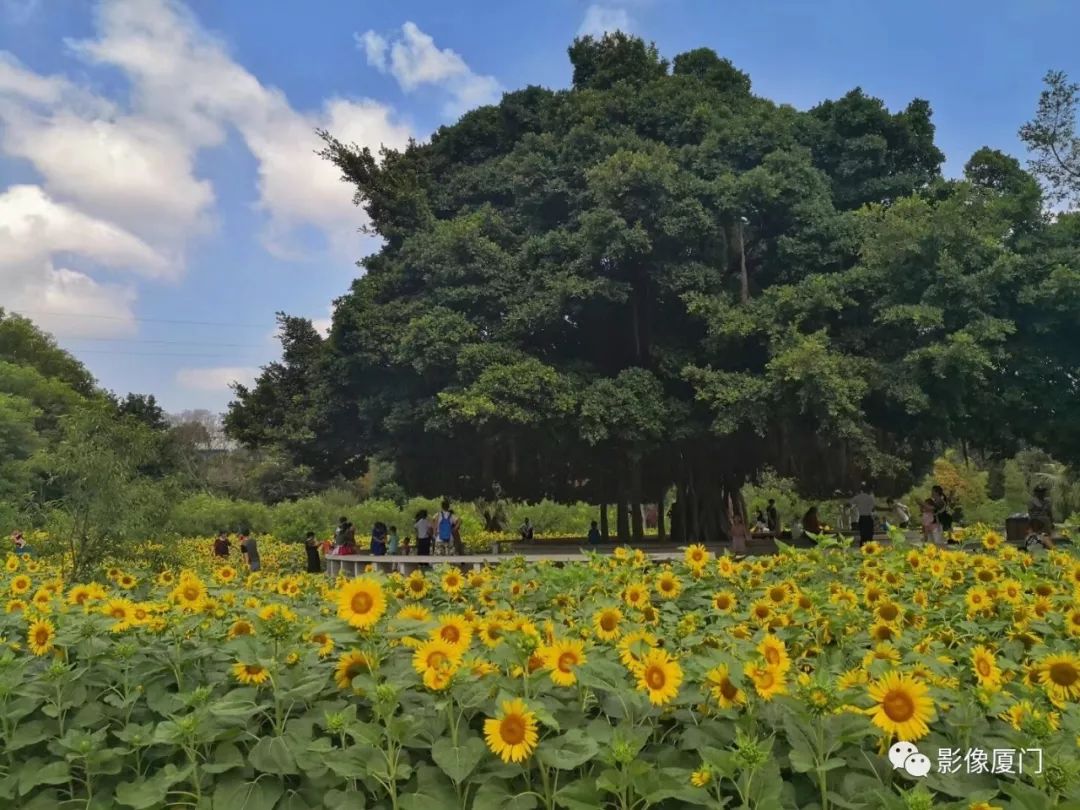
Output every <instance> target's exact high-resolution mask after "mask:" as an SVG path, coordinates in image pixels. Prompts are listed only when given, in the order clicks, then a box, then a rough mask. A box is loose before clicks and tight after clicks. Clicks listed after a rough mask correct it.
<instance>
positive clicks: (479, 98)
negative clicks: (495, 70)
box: [354, 22, 502, 115]
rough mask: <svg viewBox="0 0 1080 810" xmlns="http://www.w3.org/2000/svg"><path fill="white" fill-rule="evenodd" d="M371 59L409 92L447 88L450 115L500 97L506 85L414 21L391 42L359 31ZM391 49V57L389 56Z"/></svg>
mask: <svg viewBox="0 0 1080 810" xmlns="http://www.w3.org/2000/svg"><path fill="white" fill-rule="evenodd" d="M354 37H355V39H356V44H357V47H358V48H361V49H362V50H363V51H364V53H365V55H366V57H367V62H368V64H369V65H371V66H372V67H374V68H376V69H378V70H379V71H380V72H382V73H387V72H389V73H390V75H392V76H393V77H394V78H395V79H396V80H397V83H398V84H399V85H400V86H401V89H402V90H404V91H405V92H406V93H410V92H412V91H414V90H416V88H418V87H420V86H421V85H425V84H430V85H435V86H437V87H441V88H442V89H444V90H445V91H447V92H448V93H449V94H450V96H451V100H450V101H448V102H447V103H446V105H445V107H444V112H445V113H446V114H447V115H460V114H461V113H463V112H465V111H466V110H469V109H472V108H473V107H477V106H480V105H483V104H492V103H494V102H496V101H498V99H499V95H500V93H501V91H502V88H501V87H500V85H499V82H498V81H497V80H496V79H495V77H494V76H482V75H480V74H478V73H474V72H473V70H472V68H470V67H469V66H468V65H467V64H466V63H465V60H464V59H462V58H461V57H460V56H459V55H458V54H457V53H455V52H454V51H452V50H451V49H450V48H443V49H441V50H440V49H439V47H438V46H437V45H436V44H435V40H434V39H432V37H431V36H430V35H429V34H425V33H424V32H423V31H421V30H420V28H419V26H417V25H416V23H414V22H406V23H405V24H404V25H402V26H401V37H400V38H399V39H397V40H395V41H394V42H393V44H390V43H389V42H388V41H387V40H386V39H385V38H384V37H382V36H380V35H379V34H377V33H375V32H374V31H367V32H365V33H363V34H355V35H354ZM387 50H389V53H390V59H389V61H388V60H387V58H386V54H387Z"/></svg>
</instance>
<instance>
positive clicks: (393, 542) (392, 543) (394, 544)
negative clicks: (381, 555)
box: [386, 526, 401, 556]
mask: <svg viewBox="0 0 1080 810" xmlns="http://www.w3.org/2000/svg"><path fill="white" fill-rule="evenodd" d="M400 543H401V538H399V537H398V533H397V526H391V527H390V536H389V537H387V538H386V552H387V554H390V555H391V556H394V555H396V554H397V553H398V546H399V545H400Z"/></svg>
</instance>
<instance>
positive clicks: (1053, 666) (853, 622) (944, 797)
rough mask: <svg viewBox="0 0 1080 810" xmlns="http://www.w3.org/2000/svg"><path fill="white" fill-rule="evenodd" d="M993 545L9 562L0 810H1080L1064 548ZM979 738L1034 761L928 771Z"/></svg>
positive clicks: (980, 743)
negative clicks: (332, 562) (535, 556)
mask: <svg viewBox="0 0 1080 810" xmlns="http://www.w3.org/2000/svg"><path fill="white" fill-rule="evenodd" d="M983 539H984V545H985V548H981V549H980V550H978V551H977V552H976V553H972V552H966V551H953V550H944V549H938V548H934V547H913V546H905V545H903V544H897V545H892V546H879V545H876V544H869V545H868V546H866V547H865V548H864V549H862V551H861V553H860V552H856V551H854V550H851V549H850V548H844V547H842V546H841V547H836V548H818V549H811V550H794V549H787V548H781V552H780V553H779V554H777V555H775V556H769V557H757V558H749V559H744V560H737V559H735V558H732V557H730V556H726V555H721V556H715V555H713V554H712V553H710V552H709V551H707V550H706V549H705V548H703V547H700V546H691V547H690V548H688V549H686V551H685V559H684V560H683V561H680V562H679V563H678V564H675V565H671V566H660V567H658V566H654V565H652V564H650V562H649V561H648V560H647V559H646V558H645V555H643V554H641V553H640V552H634V551H632V550H629V549H619V550H618V551H617V553H615V554H613V555H611V556H606V557H605V556H594V557H592V558H591V559H590V560H589V562H588V563H587V564H584V563H583V564H580V565H572V566H567V567H564V568H556V567H553V566H550V565H545V564H543V563H529V562H527V561H526V560H524V559H521V558H513V559H509V560H508V561H507V562H506V563H504V564H502V565H500V566H498V567H494V568H490V569H483V570H475V571H462V570H460V569H456V568H441V569H440V568H436V569H433V570H431V571H430V572H429V573H427V574H426V575H425V574H420V573H417V574H413V575H411V576H409V577H402V576H398V575H390V576H383V575H381V574H375V573H370V574H367V575H365V576H362V577H360V578H357V579H355V580H341V581H338V582H329V581H327V579H326V578H325V577H322V576H318V575H309V574H301V573H297V572H296V569H295V566H296V564H298V563H299V562H300V559H301V557H302V555H301V554H298V553H297V551H298V549H297V547H296V546H285V545H284V544H278V543H274V542H272V541H263V543H262V557H263V562H264V568H263V571H261V572H260V573H258V574H251V575H248V574H245V573H244V569H243V567H242V565H241V564H240V561H239V560H238V559H235V560H233V559H230V560H226V561H220V560H217V561H215V560H214V559H212V558H211V557H210V556H209V553H208V544H206V543H204V542H198V543H191V544H188V545H186V546H184V547H183V548H182V549H181V551H180V553H179V554H178V556H179V558H180V559H181V560H182V562H181V563H178V564H177V565H176V566H175V567H167V568H162V569H161V570H154V569H153V568H151V567H149V566H147V564H146V563H145V560H147V559H155V558H157V557H160V556H161V555H160V554H158V555H157V556H155V553H144V554H142V555H141V556H140V557H139V559H140V560H142V561H143V562H142V563H140V565H143V566H146V567H136V566H135V565H133V564H132V563H131V562H130V561H129V563H128V564H126V565H121V564H119V563H118V564H116V565H112V566H111V567H109V568H108V570H106V571H103V572H102V577H101V579H100V580H99V581H94V582H65V581H64V580H63V578H62V577H61V575H60V573H59V572H60V570H61V569H60V568H59V567H58V564H57V563H56V562H54V561H53V560H50V559H35V558H33V557H31V556H27V555H24V556H21V557H16V556H14V555H12V556H9V557H7V559H6V564H5V565H3V567H2V568H0V591H2V593H3V595H4V600H3V601H4V605H5V610H4V612H3V613H2V614H0V740H2V745H0V807H3V808H26V809H27V810H37V809H39V808H40V809H41V810H45V808H48V809H49V810H51V809H52V808H134V810H143V809H145V808H181V807H187V808H207V810H243V808H249V810H272V808H278V809H279V810H303V809H304V808H391V809H392V810H397V808H401V809H402V810H410V809H412V810H443V809H444V808H445V809H446V810H450V809H451V808H476V809H477V810H486V809H490V810H495V808H498V810H528V808H545V809H546V810H551V809H552V808H565V809H566V810H594V808H618V810H647V809H648V808H661V809H663V808H683V807H732V808H736V807H739V808H760V809H761V810H769V809H770V808H819V809H820V810H824V809H825V808H866V810H878V809H879V808H885V809H886V810H888V809H890V808H897V809H898V810H899V809H900V808H905V809H910V810H914V809H915V808H931V807H934V808H958V809H961V808H962V809H964V810H967V809H968V808H971V809H972V810H975V809H978V810H988V808H1017V809H1020V808H1023V810H1039V809H1040V808H1046V810H1050V808H1080V654H1078V653H1080V559H1078V558H1077V557H1076V556H1074V555H1073V554H1072V553H1070V552H1066V551H1052V552H1050V553H1047V554H1044V555H1041V556H1031V555H1028V554H1026V553H1024V552H1019V551H1016V550H1015V549H1013V548H1011V547H1008V546H1004V545H1002V544H1001V542H1000V537H999V536H997V535H996V534H994V533H992V532H988V533H986V534H985V536H984V538H983ZM152 551H153V550H152V549H151V552H152ZM897 741H904V742H909V743H912V744H914V745H915V746H917V747H918V750H919V751H920V752H922V753H923V754H925V755H926V756H927V757H928V758H929V760H930V761H932V762H933V764H934V766H935V767H934V768H933V769H932V770H931V772H930V773H928V774H927V775H925V777H921V778H920V777H913V776H911V775H910V774H909V773H906V772H905V771H904V770H903V769H901V768H896V767H894V764H893V763H892V762H891V761H890V756H889V749H890V746H892V745H893V744H894V743H895V742H897ZM971 749H982V750H985V751H987V752H990V751H995V750H1002V751H1004V750H1012V751H1014V752H1020V751H1027V752H1029V760H1028V767H1027V768H1026V769H1024V770H1023V772H1019V771H1017V770H1016V769H1015V768H1013V769H1012V770H1011V771H1004V772H1003V771H1002V770H1001V769H991V768H989V767H985V766H986V763H985V762H982V765H983V766H984V767H974V768H971V767H969V768H957V769H955V770H950V769H949V768H939V767H937V766H939V765H940V764H941V763H942V761H943V757H942V755H941V754H940V752H941V751H947V752H949V751H961V752H962V751H968V750H971ZM1036 749H1037V750H1038V751H1039V760H1040V761H1039V763H1038V767H1037V768H1036V767H1034V764H1033V760H1031V759H1030V752H1032V751H1033V750H1036ZM968 759H969V760H970V759H971V758H970V756H969V757H968ZM995 760H996V756H995ZM972 761H974V762H975V763H976V765H978V764H979V761H978V760H972ZM968 764H969V765H970V764H971V762H970V761H969V762H968Z"/></svg>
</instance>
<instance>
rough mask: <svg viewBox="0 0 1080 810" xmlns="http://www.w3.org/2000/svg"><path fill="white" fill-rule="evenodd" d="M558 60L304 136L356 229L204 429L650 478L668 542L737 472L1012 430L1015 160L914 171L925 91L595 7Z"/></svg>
mask: <svg viewBox="0 0 1080 810" xmlns="http://www.w3.org/2000/svg"><path fill="white" fill-rule="evenodd" d="M570 58H571V61H572V63H573V68H574V72H573V86H572V87H571V88H570V89H568V90H562V91H552V90H547V89H544V88H541V87H528V88H526V89H523V90H520V91H517V92H513V93H507V94H506V95H505V96H504V98H503V99H502V101H501V103H499V104H498V105H494V106H487V107H482V108H479V109H476V110H473V111H472V112H469V113H467V114H466V115H464V116H463V117H462V118H461V119H460V120H459V121H458V122H457V123H456V124H454V125H453V126H447V127H443V128H441V129H440V130H439V131H438V132H436V133H435V134H434V135H433V136H432V137H431V139H430V141H429V142H427V143H412V144H410V145H409V146H408V147H407V148H406V149H404V150H402V151H394V150H383V151H382V152H381V153H379V154H378V155H376V154H373V153H372V152H371V151H369V150H368V149H367V148H358V147H356V146H353V145H350V144H346V143H342V142H340V141H338V140H337V139H335V138H334V137H333V133H325V134H324V138H325V140H326V151H325V156H326V157H327V158H328V159H330V160H332V161H333V162H334V163H335V164H336V165H337V166H339V167H340V169H341V171H342V173H343V175H344V178H345V179H346V180H347V181H348V182H350V183H352V184H354V185H355V187H356V202H357V204H358V205H361V206H363V208H364V210H365V211H366V212H367V215H368V217H369V218H370V228H371V230H372V231H373V232H374V233H376V234H378V235H379V236H381V237H382V239H383V246H382V249H381V250H380V251H379V252H378V253H376V254H375V255H372V256H369V257H367V258H365V259H364V260H363V262H362V266H363V268H364V270H365V272H364V273H363V274H362V275H361V276H360V277H359V278H357V279H356V280H355V282H354V283H353V285H352V288H351V290H350V291H349V292H348V294H346V295H345V296H344V297H342V298H341V299H340V300H338V301H337V305H336V311H335V314H334V319H333V327H332V330H331V332H330V335H329V337H328V338H327V339H326V340H325V341H321V340H320V339H319V338H318V336H317V335H316V334H315V333H314V331H313V330H312V329H311V326H310V324H308V323H307V322H305V321H301V320H298V319H291V318H284V319H283V326H284V329H283V337H284V344H285V357H284V359H283V361H282V362H281V363H276V364H273V365H272V366H270V367H268V368H267V369H266V370H265V373H264V374H263V376H262V378H260V380H259V382H258V383H257V384H256V386H255V387H254V388H252V389H250V390H249V389H246V388H240V389H238V391H237V394H238V397H237V401H236V402H235V403H233V405H232V408H231V412H230V415H229V418H228V423H229V426H230V430H231V431H232V433H233V435H235V436H237V437H238V438H240V439H242V440H244V441H246V442H248V443H250V444H259V443H267V442H276V443H279V444H284V445H285V446H286V447H287V448H288V449H289V450H290V452H292V453H293V455H294V457H296V458H297V459H298V460H300V461H302V462H303V463H305V464H308V465H310V466H311V467H313V468H314V469H316V470H320V471H322V472H323V473H324V474H327V475H330V474H336V473H355V472H359V471H361V470H362V469H363V465H364V464H365V463H366V460H368V459H370V458H373V457H385V458H388V459H392V460H393V461H394V463H395V465H396V469H397V474H398V477H399V480H400V482H401V483H402V484H403V485H404V486H405V487H406V488H407V489H409V490H411V491H416V492H423V493H429V494H433V495H434V494H437V493H445V494H447V495H451V496H454V497H459V498H461V497H476V496H481V495H484V494H487V493H489V492H490V491H491V490H492V489H493V488H494V487H498V488H499V489H500V490H501V491H502V492H503V493H505V494H507V495H510V496H513V497H520V498H526V499H536V498H541V497H549V498H553V499H561V500H571V499H572V500H577V499H582V500H587V501H590V502H593V503H598V504H605V503H606V504H624V505H627V504H628V505H633V504H637V503H642V502H655V501H658V500H661V499H662V498H663V496H664V493H666V492H669V491H670V490H671V488H672V487H674V488H675V489H676V491H677V498H676V501H675V504H674V506H673V511H672V528H673V530H674V531H673V534H674V535H675V536H676V538H677V539H688V538H703V539H717V538H718V537H721V536H723V535H724V534H725V533H726V531H727V528H728V523H727V513H728V508H729V507H728V504H729V503H733V504H734V508H736V509H739V508H741V500H740V498H739V492H740V488H741V487H742V485H743V484H744V483H745V482H747V481H748V480H752V479H753V478H754V477H755V476H756V475H758V474H759V473H760V472H761V471H762V470H763V469H765V468H771V469H773V470H775V471H776V472H778V473H780V474H782V475H785V476H790V477H793V478H795V479H796V480H797V481H798V482H799V484H800V486H801V488H802V489H803V490H804V491H805V492H807V493H808V494H812V495H814V496H817V497H826V496H830V495H832V494H834V493H835V492H836V491H838V490H842V491H849V490H851V489H852V488H854V487H855V486H856V485H857V483H858V482H859V480H860V479H862V478H872V479H874V480H876V481H878V482H879V490H880V491H883V490H885V489H887V488H889V487H893V488H899V487H902V486H905V485H906V484H907V483H908V482H909V481H910V480H911V478H912V476H913V475H917V474H921V472H922V470H923V468H924V467H925V465H926V464H927V462H928V460H929V459H930V458H931V457H932V455H933V452H934V450H935V449H936V448H938V447H939V446H940V444H941V443H942V442H951V443H959V444H964V445H968V444H971V445H973V446H974V445H977V446H979V447H989V448H991V449H993V447H995V446H1001V447H1002V448H1004V447H1007V446H1010V445H1011V444H1012V443H1013V442H1015V440H1016V439H1017V437H1018V436H1020V435H1023V434H1024V424H1023V421H1024V420H1021V419H1020V418H1019V417H1015V418H1009V419H1006V418H1004V417H1003V409H1007V408H1009V407H1012V406H1015V405H1016V401H1015V400H1014V401H1011V402H1010V401H1009V399H1008V397H1007V396H1005V395H1004V394H1003V392H1005V391H1016V390H1017V389H1018V381H1019V380H1020V378H1021V377H1022V375H1024V374H1028V375H1029V376H1030V375H1035V376H1036V377H1039V376H1040V375H1041V374H1043V373H1044V372H1046V370H1045V369H1044V370H1043V371H1042V372H1040V371H1038V370H1033V369H1031V368H1030V367H1029V364H1025V363H1022V362H1020V361H1019V360H1018V358H1017V354H1018V351H1017V349H1018V346H1019V345H1020V341H1023V340H1026V341H1029V342H1028V343H1027V344H1024V345H1027V346H1028V347H1029V348H1030V346H1031V345H1032V343H1031V341H1034V342H1036V343H1037V342H1038V341H1039V340H1042V341H1043V342H1044V343H1046V342H1047V336H1046V335H1045V334H1043V335H1042V336H1041V337H1040V335H1036V334H1032V335H1027V336H1026V337H1025V336H1024V334H1022V333H1023V328H1022V325H1023V324H1025V323H1028V322H1031V321H1028V320H1026V319H1030V318H1032V317H1034V316H1033V315H1032V313H1037V312H1038V313H1044V314H1045V309H1046V304H1045V301H1041V300H1040V299H1039V298H1038V295H1035V294H1032V295H1027V296H1025V294H1022V290H1023V289H1029V288H1030V286H1031V284H1032V279H1033V278H1035V277H1040V278H1041V277H1046V276H1047V275H1048V274H1049V273H1050V270H1049V269H1048V266H1045V264H1046V263H1045V262H1044V263H1042V264H1039V262H1037V261H1034V260H1025V259H1023V257H1022V256H1021V255H1020V248H1019V245H1021V244H1022V243H1024V240H1027V241H1029V242H1030V241H1031V240H1032V239H1046V238H1048V237H1047V236H1046V235H1045V233H1044V230H1045V228H1046V227H1047V223H1046V222H1045V221H1044V219H1043V216H1042V214H1041V200H1040V194H1039V190H1038V186H1037V185H1036V184H1035V182H1034V181H1033V180H1032V179H1031V178H1030V177H1029V176H1028V175H1026V174H1025V173H1024V172H1023V171H1021V170H1020V168H1019V166H1018V164H1017V163H1016V161H1015V160H1013V159H1011V158H1008V157H1006V156H1004V155H1001V154H1000V153H996V152H992V151H990V150H983V151H981V152H980V153H978V154H976V156H975V157H974V158H972V161H971V163H970V164H969V166H968V170H967V177H966V179H965V180H962V181H945V180H942V179H941V177H940V175H939V167H940V165H941V162H942V160H943V156H942V154H941V152H940V151H939V150H938V149H937V148H936V147H935V145H934V142H933V134H934V129H933V125H932V123H931V120H930V109H929V106H928V104H927V103H926V102H924V101H919V100H916V101H913V102H911V103H910V104H909V105H908V106H907V108H906V109H904V110H903V111H902V112H898V113H893V112H890V111H889V110H887V109H886V108H885V107H884V105H883V104H882V103H881V102H880V101H878V100H876V99H874V98H871V97H868V96H867V95H865V94H863V93H862V92H861V91H860V90H854V91H852V92H850V93H848V94H847V95H846V96H844V97H843V98H841V99H839V100H837V101H828V102H825V103H823V104H820V105H819V106H817V107H814V108H813V109H810V110H808V111H805V112H803V111H798V110H795V109H793V108H792V107H790V106H786V105H778V104H775V103H773V102H771V101H769V100H767V99H763V98H760V97H756V96H754V95H752V93H751V89H750V79H749V77H748V76H746V75H745V74H744V73H742V72H740V71H738V70H737V69H735V68H734V67H733V66H732V65H731V64H730V63H729V62H728V61H727V60H724V59H721V58H719V57H717V55H716V54H715V53H713V52H712V51H711V50H708V49H699V50H695V51H691V52H689V53H685V54H681V55H679V56H677V57H675V59H674V60H673V61H672V62H671V63H670V64H669V63H668V62H667V61H665V60H663V59H661V58H660V56H659V55H658V54H657V52H656V50H655V48H653V47H651V46H647V45H646V44H645V43H644V42H642V41H641V40H639V39H636V38H631V37H627V36H624V35H621V34H616V35H608V36H605V37H604V38H603V39H601V40H594V39H592V38H590V37H585V38H583V39H579V40H577V41H575V43H574V44H573V46H572V47H571V48H570ZM1073 231H1074V232H1075V231H1076V227H1075V224H1074V225H1073ZM1059 241H1062V239H1061V238H1060V237H1059ZM1064 241H1065V242H1067V241H1068V240H1067V239H1065V240H1064ZM1060 250H1067V248H1065V247H1061V248H1060ZM1071 260H1072V261H1073V262H1075V261H1076V255H1075V251H1073V253H1072V254H1071ZM1036 265H1038V266H1036ZM1073 266H1074V267H1075V266H1076V264H1074V265H1073ZM1040 274H1041V275H1040ZM1074 297H1075V293H1074ZM1074 307H1075V305H1074ZM1040 317H1041V315H1040ZM1059 319H1060V320H1061V321H1062V322H1063V323H1064V322H1069V315H1068V312H1062V313H1059ZM1073 329H1074V331H1075V327H1073ZM1029 331H1030V330H1029ZM1040 351H1041V350H1040ZM1058 370H1059V371H1060V368H1058ZM1041 378H1042V379H1044V380H1045V379H1046V378H1045V376H1043V377H1041ZM1033 382H1034V380H1033ZM1046 407H1047V408H1051V407H1053V405H1049V404H1048V405H1047V406H1046ZM1014 416H1015V415H1014ZM1029 421H1030V422H1031V424H1044V423H1045V420H1041V419H1040V418H1038V417H1037V416H1032V417H1031V419H1030V420H1029ZM729 499H730V500H729ZM629 511H630V513H631V514H633V515H635V516H638V515H640V510H629ZM627 512H628V510H627V509H619V510H618V514H619V515H620V516H625V515H626V514H627ZM623 520H624V518H621V519H620V524H621V525H620V526H619V530H620V535H623V536H626V534H627V533H628V532H633V533H634V534H638V533H639V532H640V526H637V525H635V526H627V525H622V524H623Z"/></svg>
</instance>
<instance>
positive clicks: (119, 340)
mask: <svg viewBox="0 0 1080 810" xmlns="http://www.w3.org/2000/svg"><path fill="white" fill-rule="evenodd" d="M53 337H55V338H56V339H57V340H91V341H94V342H95V343H154V344H158V345H162V346H214V347H220V348H229V349H265V348H266V346H263V345H260V344H258V343H219V342H218V341H216V340H214V341H205V340H204V341H198V340H149V339H147V338H96V337H79V336H77V335H53Z"/></svg>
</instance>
